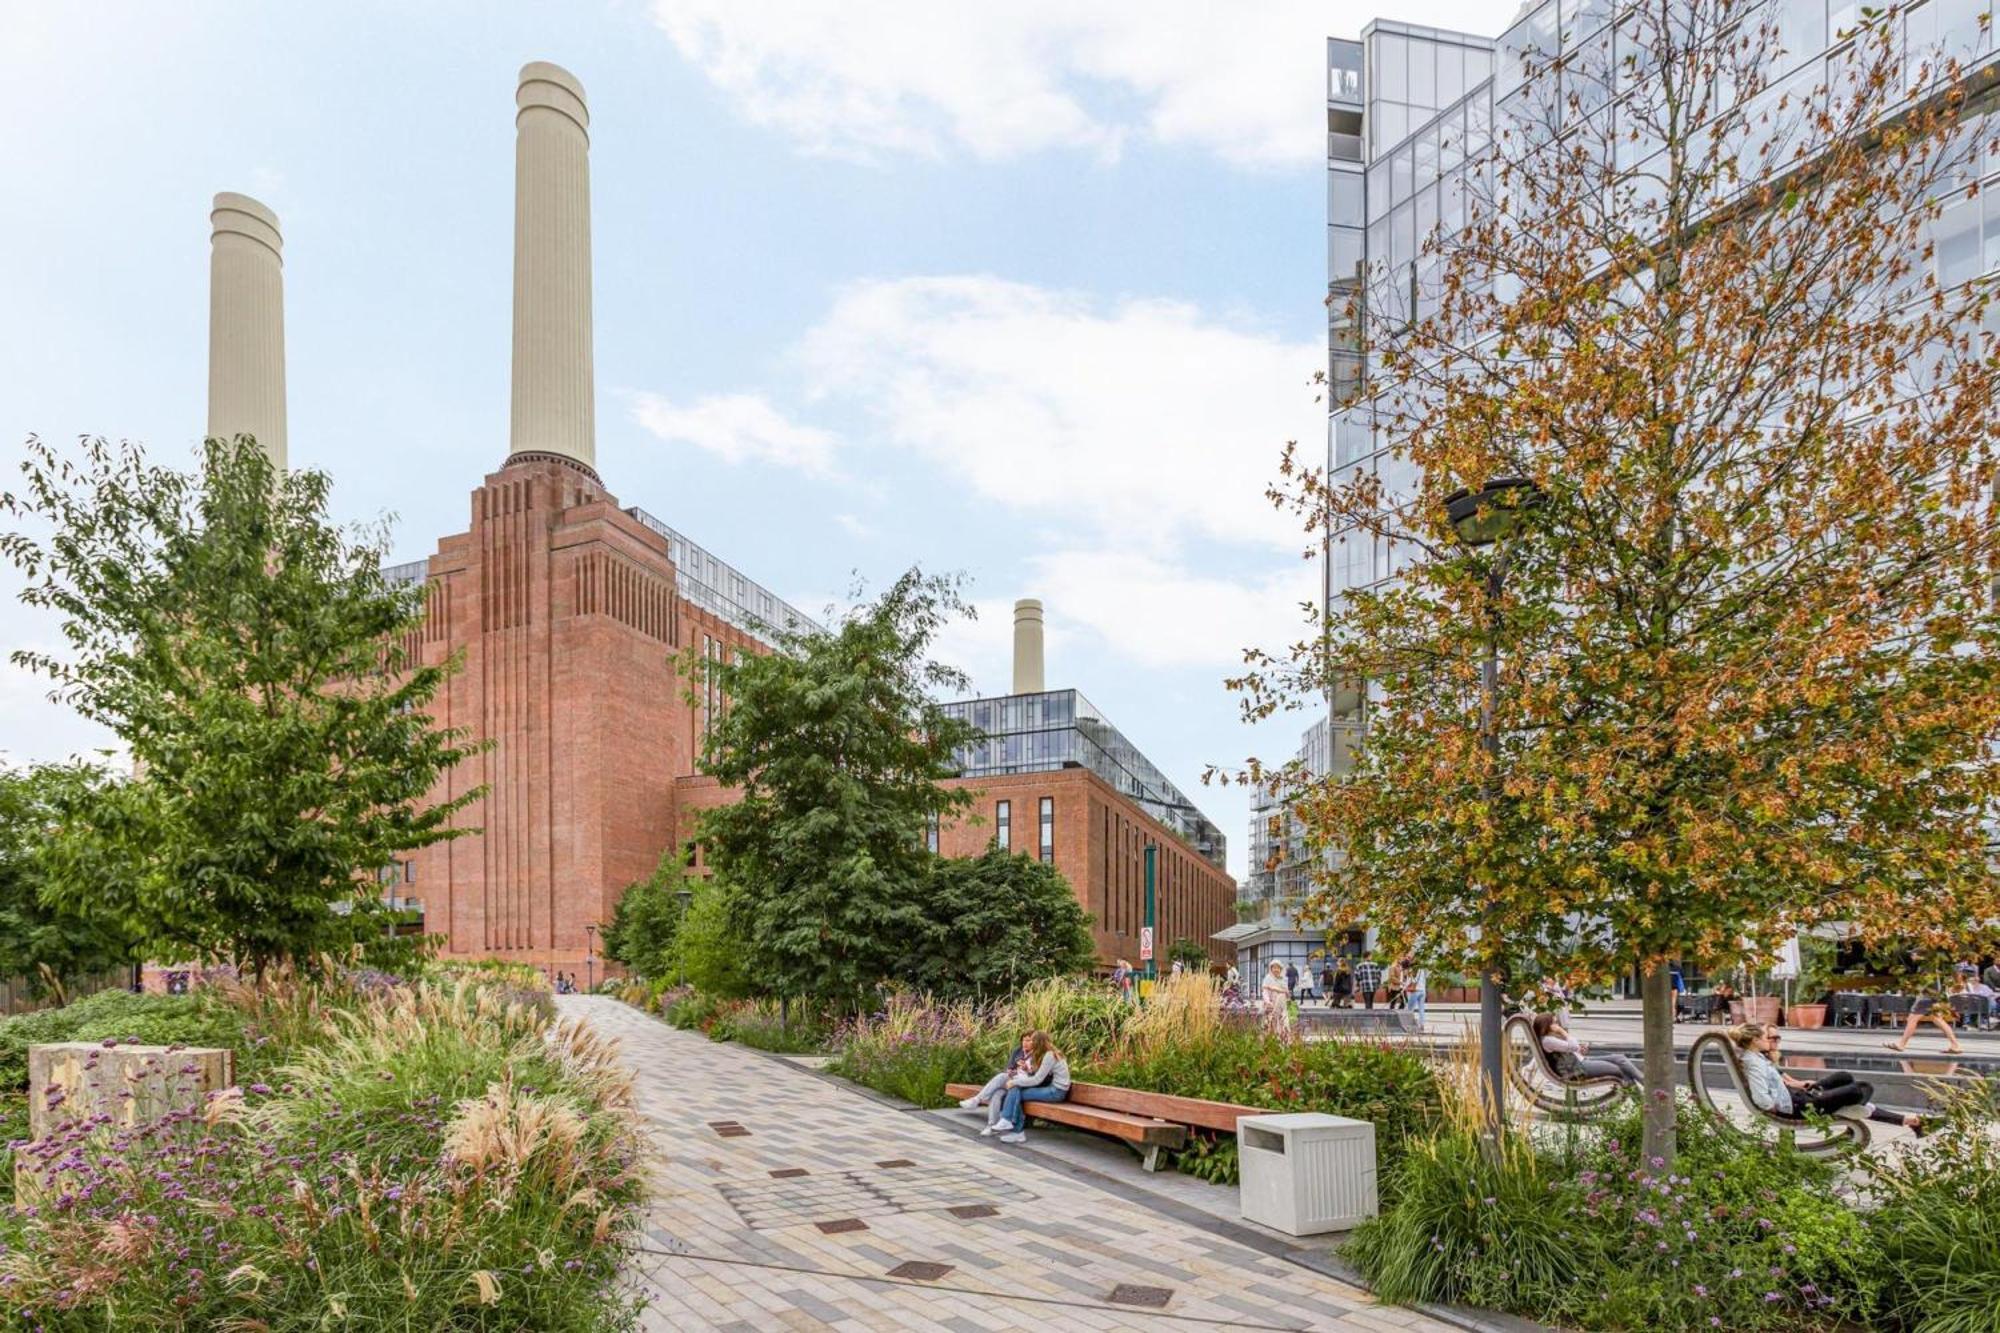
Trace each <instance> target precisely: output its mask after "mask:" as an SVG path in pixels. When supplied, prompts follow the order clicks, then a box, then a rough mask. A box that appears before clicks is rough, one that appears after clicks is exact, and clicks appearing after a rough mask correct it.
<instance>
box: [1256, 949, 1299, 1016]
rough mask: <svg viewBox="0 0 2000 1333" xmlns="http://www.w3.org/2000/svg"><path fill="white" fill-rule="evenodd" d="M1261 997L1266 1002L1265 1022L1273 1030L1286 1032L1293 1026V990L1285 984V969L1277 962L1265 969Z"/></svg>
mask: <svg viewBox="0 0 2000 1333" xmlns="http://www.w3.org/2000/svg"><path fill="white" fill-rule="evenodd" d="M1259 998H1261V999H1262V1000H1263V1002H1264V1024H1265V1026H1267V1027H1269V1028H1270V1029H1271V1030H1272V1031H1273V1032H1284V1031H1287V1030H1289V1029H1290V1028H1291V1026H1292V1009H1291V1006H1292V991H1291V987H1289V986H1287V985H1286V984H1285V969H1284V967H1283V966H1282V965H1281V964H1279V963H1276V962H1273V963H1272V964H1271V965H1270V966H1269V967H1268V968H1266V969H1264V984H1263V986H1262V987H1261V988H1260V992H1259Z"/></svg>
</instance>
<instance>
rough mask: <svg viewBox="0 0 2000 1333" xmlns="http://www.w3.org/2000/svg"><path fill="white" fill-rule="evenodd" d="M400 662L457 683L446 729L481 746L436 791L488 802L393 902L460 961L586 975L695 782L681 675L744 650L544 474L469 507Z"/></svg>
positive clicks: (696, 716) (526, 469)
mask: <svg viewBox="0 0 2000 1333" xmlns="http://www.w3.org/2000/svg"><path fill="white" fill-rule="evenodd" d="M428 578H429V583H430V594H431V595H430V605H429V609H428V613H427V616H426V622H425V624H424V626H423V627H422V629H421V630H420V631H419V632H418V633H417V635H416V636H415V639H416V642H415V643H413V644H412V645H411V646H412V647H413V648H414V649H415V651H416V653H417V655H418V656H419V658H420V660H422V661H424V662H427V663H429V662H442V661H444V660H446V659H447V658H449V657H450V656H451V655H453V654H454V653H456V654H460V655H461V656H462V667H461V669H460V670H459V671H458V672H457V673H456V674H455V675H453V676H452V678H451V680H450V682H449V683H448V684H447V685H446V687H445V690H444V691H443V693H442V694H441V696H440V698H439V699H438V701H437V702H436V704H435V713H436V717H437V720H438V722H439V724H440V725H442V726H447V727H457V728H463V729H465V730H466V731H467V732H469V733H470V734H471V735H472V736H474V737H477V738H480V739H483V740H486V741H488V742H489V743H490V745H489V748H488V749H487V750H486V752H485V753H483V754H479V755H475V756H473V757H472V758H471V759H468V760H467V761H465V762H464V763H462V764H460V765H459V766H458V767H457V768H456V769H455V770H453V771H452V772H451V773H450V774H449V775H447V777H446V779H445V784H446V789H447V790H448V792H449V793H450V794H452V795H456V794H458V793H460V792H463V791H466V790H469V789H471V788H474V787H478V786H482V785H483V786H484V787H485V788H486V795H485V796H484V797H482V798H481V799H480V800H479V801H477V802H475V803H474V804H473V805H471V806H469V807H467V808H466V809H465V810H464V811H463V812H461V813H460V815H459V817H458V818H459V822H460V823H461V824H463V825H465V826H467V827H474V828H478V829H481V830H482V832H480V833H478V834H475V835H473V836H469V837H464V838H459V839H456V840H454V841H452V842H447V843H441V844H439V845H437V846H434V847H427V848H425V849H423V850H422V851H420V852H418V853H417V854H416V856H415V857H414V858H413V862H414V864H413V867H412V873H411V877H410V882H409V883H408V884H407V885H406V886H405V887H404V888H403V889H402V890H401V891H402V893H403V894H404V895H406V896H408V897H411V898H416V899H418V900H420V901H422V902H423V904H424V908H425V927H426V929H428V930H431V931H435V932H438V933H441V934H443V935H445V936H446V939H447V943H446V945H445V953H446V955H447V956H451V957H461V956H470V957H478V956H488V955H490V956H493V957H497V958H508V959H514V960H518V961H520V962H525V963H532V964H535V965H537V966H548V967H555V968H560V969H562V970H565V971H570V970H578V971H581V970H582V969H583V967H584V963H585V959H586V957H587V955H588V954H589V953H590V952H591V951H592V945H591V943H590V939H589V936H588V933H587V932H586V930H585V927H586V926H587V925H592V924H601V923H603V922H606V921H608V920H610V918H611V912H612V908H613V907H614V906H615V904H616V902H617V898H618V894H619V893H620V892H621V891H622V890H623V889H624V888H625V886H626V885H628V884H631V883H632V882H633V881H635V880H638V879H643V878H644V877H645V876H646V875H647V874H648V873H650V872H651V871H652V869H653V866H654V865H655V863H656V862H657V861H658V859H659V855H660V851H661V849H662V848H664V847H665V846H666V845H667V843H668V841H669V839H670V837H671V836H672V832H673V828H674V791H673V786H674V779H675V778H676V777H679V776H681V775H683V774H686V773H689V772H691V771H692V770H693V767H694V765H693V758H692V757H693V755H694V752H695V745H696V741H697V735H698V730H699V728H700V726H701V722H702V719H701V709H700V707H699V705H698V704H696V705H691V704H689V703H688V702H687V701H686V700H684V699H683V697H682V688H681V680H680V676H679V673H678V671H677V669H676V662H675V657H676V655H677V654H678V652H679V651H680V649H681V648H682V647H683V646H684V645H687V644H690V643H692V644H695V645H697V646H699V645H700V644H701V642H702V639H703V636H704V635H706V636H708V637H709V638H711V639H714V640H717V641H719V642H721V643H723V644H724V645H726V646H727V647H728V649H729V650H731V651H736V652H741V651H754V650H755V647H756V645H755V644H754V642H753V641H752V640H751V639H750V638H749V636H747V635H746V634H744V633H743V632H742V631H740V630H738V629H736V628H735V627H733V626H731V625H727V624H724V623H722V622H721V621H720V620H718V619H717V618H716V617H714V616H713V615H711V614H709V613H708V612H707V611H705V610H703V609H701V608H700V607H698V606H695V605H693V604H691V603H689V602H687V601H686V600H685V599H683V598H681V597H680V596H679V595H678V594H677V593H676V592H675V578H674V567H673V562H672V559H671V558H670V556H669V553H668V546H667V542H666V540H665V539H664V538H662V537H661V536H660V535H659V534H657V533H655V532H652V531H651V530H649V529H648V528H646V527H645V526H644V525H642V524H641V523H639V522H638V520H636V519H634V518H632V517H631V516H630V515H628V514H626V513H625V512H624V511H623V510H621V509H620V508H619V507H618V503H617V501H616V500H615V499H614V498H613V497H612V496H611V495H610V494H609V493H608V492H606V491H605V489H604V488H603V486H601V485H600V484H598V483H597V482H596V481H595V480H594V479H593V478H591V477H589V476H588V475H586V474H585V473H583V472H582V471H580V470H578V469H575V468H572V467H569V466H567V465H566V464H564V463H562V462H559V461H554V460H536V461H516V462H514V463H513V464H511V465H510V466H508V467H506V468H504V469H503V470H501V471H499V472H496V473H494V474H493V475H491V476H489V477H487V478H486V482H485V484H484V485H483V486H481V487H480V488H479V489H478V490H476V491H474V492H473V493H472V523H471V527H470V529H469V530H468V531H466V532H463V533H459V534H456V535H454V536H450V537H446V538H444V539H443V540H442V541H440V542H439V543H438V547H437V552H436V554H434V555H433V556H431V558H430V561H429V567H428Z"/></svg>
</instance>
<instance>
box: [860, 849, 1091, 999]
mask: <svg viewBox="0 0 2000 1333" xmlns="http://www.w3.org/2000/svg"><path fill="white" fill-rule="evenodd" d="M919 900H920V903H921V906H922V909H923V914H924V924H923V929H922V932H921V933H920V935H919V936H918V938H917V940H916V941H915V947H914V948H912V949H911V950H910V951H909V952H908V953H907V954H906V955H905V956H904V957H903V958H902V959H901V960H900V963H899V967H898V970H897V972H896V973H895V975H896V977H897V979H898V980H902V981H907V982H909V983H910V984H911V985H912V986H914V987H916V988H917V989H918V990H921V991H925V992H927V993H929V994H931V995H935V996H939V997H941V998H945V999H953V1000H958V999H971V1000H988V999H992V998H994V997H996V996H1004V995H1007V994H1010V993H1012V992H1013V991H1016V990H1018V989H1020V988H1021V987H1022V986H1024V985H1026V984H1027V983H1028V982H1030V981H1035V980H1038V979H1039V978H1042V977H1056V976H1066V975H1069V974H1071V973H1076V972H1083V971H1087V970H1088V969H1089V968H1090V966H1091V964H1092V963H1094V962H1095V961H1096V958H1097V949H1096V945H1095V944H1094V943H1093V941H1092V939H1091V934H1090V917H1089V916H1088V915H1087V914H1086V913H1085V912H1084V910H1083V907H1082V906H1081V905H1080V904H1079V903H1078V902H1077V900H1076V890H1075V889H1073V888H1072V887H1070V883H1069V881H1068V880H1066V879H1064V878H1063V877H1062V875H1061V873H1060V872H1059V871H1057V870H1056V868H1055V867H1054V866H1052V865H1045V864H1043V863H1042V862H1040V861H1037V860H1034V859H1032V858H1030V857H1026V856H1021V855H1019V854H1017V853H1012V852H1003V851H1001V850H1000V849H999V848H997V847H988V848H987V849H986V852H985V853H984V854H983V855H980V856H973V857H959V858H951V857H942V856H940V857H937V858H935V859H934V860H933V861H932V863H931V867H930V874H929V875H927V876H926V877H925V878H924V880H923V881H922V884H921V887H920V890H919Z"/></svg>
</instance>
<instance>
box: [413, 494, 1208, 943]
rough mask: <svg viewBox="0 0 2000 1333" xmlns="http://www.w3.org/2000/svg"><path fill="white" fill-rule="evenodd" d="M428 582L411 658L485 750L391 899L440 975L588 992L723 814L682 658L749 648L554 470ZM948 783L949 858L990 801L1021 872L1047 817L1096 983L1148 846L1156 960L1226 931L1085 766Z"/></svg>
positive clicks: (1171, 845)
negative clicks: (619, 927) (528, 971)
mask: <svg viewBox="0 0 2000 1333" xmlns="http://www.w3.org/2000/svg"><path fill="white" fill-rule="evenodd" d="M427 576H428V579H429V585H430V600H429V606H428V610H427V614H426V618H425V623H424V625H423V626H422V628H421V629H419V630H418V631H417V632H416V633H415V634H413V635H412V636H411V640H410V641H409V644H408V646H409V647H410V649H411V651H412V654H413V656H415V657H416V658H417V659H418V660H420V661H423V662H426V663H437V662H443V661H445V660H447V659H449V658H450V657H451V656H452V655H453V654H458V655H460V656H461V658H462V666H461V669H460V670H459V671H458V672H457V673H456V674H455V675H453V676H452V677H451V679H450V681H449V682H448V683H447V684H446V686H445V689H444V691H443V692H442V693H441V694H440V696H439V698H438V699H437V701H436V703H435V704H434V713H435V716H436V717H437V720H438V722H439V724H440V725H442V726H446V727H455V728H462V729H464V730H465V731H466V732H468V733H469V734H470V735H472V736H474V737H476V738H479V739H482V740H485V741H488V742H489V743H490V744H489V748H488V749H487V750H486V751H485V752H484V753H482V754H478V755H475V756H473V757H472V758H470V759H468V760H466V761H465V762H464V763H462V764H460V765H459V766H458V767H457V768H456V769H454V770H453V771H452V772H451V773H450V774H448V775H447V776H446V778H445V783H444V787H443V789H442V790H441V792H440V795H447V794H448V795H453V796H455V795H458V794H459V793H462V792H465V791H468V790H471V789H472V788H474V787H479V786H484V787H485V788H486V794H485V795H484V796H483V797H482V798H481V799H480V800H479V801H477V802H475V803H474V804H472V805H471V806H468V807H467V808H466V809H465V810H464V811H462V812H460V814H459V816H458V822H459V823H460V824H461V825H462V826H465V827H470V828H478V829H480V830H482V831H481V832H480V833H477V834H474V835H471V836H468V837H464V838H459V839H456V840H454V841H452V842H447V843H441V844H438V845H437V846H433V847H427V848H424V849H423V850H422V851H420V852H418V853H417V854H416V855H415V856H414V857H413V858H412V865H411V867H410V871H409V880H408V882H407V883H406V884H404V885H401V886H399V888H398V890H397V891H398V892H399V893H400V894H401V895H403V896H405V897H408V898H414V899H417V900H418V901H421V902H422V903H423V904H424V909H425V913H424V924H425V929H427V930H430V931H433V932H437V933H440V934H443V935H444V936H445V937H446V944H445V946H444V952H445V955H446V956H447V957H482V956H491V957H496V958H507V959H513V960H517V961H520V962H524V963H531V964H534V965H535V966H538V967H550V968H557V969H560V970H562V971H574V972H577V973H578V974H579V975H581V974H583V973H584V972H585V970H586V967H585V964H586V959H587V957H589V956H590V955H591V954H592V953H593V952H594V946H593V945H592V943H591V940H590V937H589V934H588V932H587V931H586V930H585V927H586V926H589V925H602V924H603V923H605V922H607V921H609V920H610V919H611V914H612V911H613V909H614V908H615V907H616V905H617V901H618V896H619V894H620V893H622V892H623V891H624V889H625V887H626V886H627V885H630V884H632V883H633V882H635V881H637V880H640V879H644V878H645V877H646V876H647V875H648V874H650V873H651V872H652V870H653V867H654V866H655V865H656V864H657V863H658V861H659V858H660V854H661V853H662V852H663V851H664V850H665V849H666V848H667V847H668V846H669V845H671V844H674V843H685V842H688V841H691V840H692V838H693V834H694V826H695V821H696V818H697V816H698V815H699V812H700V811H701V810H702V809H704V808H707V807H710V806H714V805H717V804H720V803H722V802H724V801H727V800H729V799H731V796H730V793H729V791H728V790H727V789H724V788H721V787H719V786H717V785H716V783H714V782H713V781H712V780H710V779H707V778H703V777H699V776H695V775H694V771H695V764H694V756H695V755H696V753H697V751H698V747H699V742H700V735H701V728H702V726H703V723H704V717H703V707H702V704H701V703H700V702H699V701H696V702H694V703H690V702H689V701H687V700H686V699H685V698H683V687H682V681H681V678H680V675H679V672H678V669H677V663H676V660H675V659H676V657H677V655H678V654H679V653H680V652H681V650H682V649H683V648H686V647H690V646H692V647H693V648H694V649H695V650H696V651H697V653H699V652H700V651H702V649H703V645H704V642H705V641H713V642H714V643H716V644H719V645H721V649H720V650H721V651H727V652H729V653H732V654H734V653H740V652H757V651H762V646H761V645H760V644H758V643H757V642H756V641H755V640H754V639H752V638H751V637H750V636H749V635H747V634H745V633H744V632H743V631H741V630H739V629H737V628H736V627H734V626H733V625H729V624H727V623H725V622H723V621H722V620H720V619H719V618H718V617H716V616H714V615H712V614H711V613H709V612H708V611H706V610H704V609H703V608H701V607H700V606H698V605H696V604H694V603H692V602H690V601H688V600H687V599H685V598H683V597H681V596H680V595H679V594H678V593H677V592H676V591H675V587H676V583H675V571H674V566H673V560H672V558H671V555H670V551H669V547H668V544H667V541H666V539H665V538H663V537H661V536H660V535H659V534H658V533H656V532H654V531H652V530H651V529H649V528H647V527H646V526H644V525H643V524H641V523H640V522H639V521H638V520H637V519H635V518H633V517H632V516H631V515H629V514H627V513H625V512H624V511H623V510H622V509H620V508H619V506H618V502H617V501H616V500H615V499H614V498H613V497H612V496H611V495H610V494H609V493H608V492H607V491H605V489H604V487H603V486H602V485H600V484H599V483H598V482H597V481H596V480H595V479H594V478H592V477H590V476H589V475H587V474H586V473H584V472H582V471H581V470H579V469H576V468H573V467H570V466H568V465H566V464H564V463H562V462H560V461H557V460H551V459H545V458H543V459H534V460H516V461H514V462H513V463H511V464H510V465H509V466H507V467H505V468H503V469H502V470H501V471H499V472H496V473H494V474H493V475H491V476H489V477H487V478H486V481H485V484H484V485H482V486H481V487H480V488H479V489H478V490H476V491H474V492H473V493H472V522H471V527H470V528H469V529H468V530H467V531H465V532H462V533H458V534H455V535H453V536H449V537H446V538H444V539H443V540H441V541H440V542H439V543H438V546H437V552H436V554H434V555H432V556H431V558H430V560H429V563H428V570H427ZM960 785H963V786H967V787H971V788H973V789H974V790H975V791H977V792H978V793H979V794H978V795H977V796H976V797H975V804H974V806H973V809H972V812H971V815H972V818H971V819H968V820H967V821H965V822H963V823H960V824H958V825H954V826H950V827H947V828H944V829H942V830H941V831H940V839H939V845H940V849H941V850H942V851H944V852H945V853H946V854H947V855H953V856H963V855H977V854H978V853H979V852H981V851H983V850H984V849H985V847H986V844H987V842H988V841H989V840H990V839H991V838H992V837H993V836H994V826H993V819H994V803H995V801H998V800H1007V801H1009V802H1011V809H1012V811H1013V821H1012V825H1013V826H1012V844H1013V846H1014V847H1015V848H1016V849H1017V850H1022V851H1026V852H1028V853H1030V854H1033V853H1035V852H1036V850H1037V846H1036V839H1037V836H1038V830H1039V825H1038V821H1037V813H1038V809H1039V802H1040V800H1041V798H1042V797H1044V796H1047V797H1049V798H1051V799H1052V800H1053V801H1054V814H1055V822H1054V838H1055V848H1054V850H1055V866H1056V869H1058V870H1060V871H1061V872H1062V873H1063V875H1064V876H1065V877H1066V878H1068V879H1069V881H1070V883H1071V884H1072V885H1074V886H1076V889H1077V893H1078V896H1079V898H1080V900H1081V901H1082V903H1083V906H1084V910H1086V911H1087V912H1089V913H1090V914H1091V917H1092V919H1093V921H1094V923H1095V924H1094V931H1095V934H1096V939H1097V946H1098V952H1099V955H1100V957H1101V958H1102V959H1103V960H1104V961H1105V962H1106V963H1107V964H1108V963H1109V962H1110V961H1111V960H1112V959H1114V958H1116V957H1119V956H1123V957H1126V958H1129V959H1131V960H1132V961H1134V962H1137V961H1138V952H1139V926H1140V924H1141V912H1142V910H1143V892H1144V890H1143V883H1144V867H1143V860H1142V857H1143V853H1142V851H1141V848H1142V847H1143V846H1144V843H1145V840H1146V839H1149V838H1150V839H1152V840H1153V841H1154V842H1156V843H1157V844H1158V845H1159V847H1160V856H1159V872H1158V873H1159V879H1158V892H1157V904H1158V909H1157V918H1158V920H1157V935H1156V938H1157V939H1158V941H1159V954H1160V957H1161V958H1162V960H1164V958H1165V956H1166V949H1167V945H1168V943H1169V942H1170V941H1172V940H1175V939H1181V938H1188V939H1197V940H1200V941H1202V942H1203V943H1204V944H1207V943H1208V936H1209V935H1211V934H1213V933H1214V932H1215V931H1218V930H1221V929H1222V928H1223V927H1224V926H1226V925H1228V924H1230V922H1231V921H1232V920H1233V919H1234V916H1233V907H1232V905H1233V903H1234V902H1235V897H1236V887H1235V882H1234V881H1233V880H1231V879H1230V878H1229V876H1227V875H1225V874H1224V873H1223V872H1222V871H1220V870H1218V869H1216V868H1215V867H1214V866H1212V865H1210V864H1208V863H1207V862H1206V861H1203V860H1202V859H1201V858H1200V857H1199V856H1196V855H1195V854H1194V853H1193V852H1192V851H1190V850H1188V849H1187V847H1186V846H1185V844H1183V843H1182V842H1181V841H1180V840H1179V839H1178V838H1177V837H1175V836H1174V835H1173V834H1172V832H1171V831H1169V830H1168V829H1167V828H1166V827H1165V826H1164V825H1161V824H1159V823H1157V822H1155V821H1154V820H1152V819H1150V818H1149V817H1147V816H1146V815H1145V814H1144V813H1143V812H1142V811H1141V810H1140V809H1139V808H1138V807H1137V806H1135V805H1133V804H1132V803H1131V802H1130V801H1128V800H1126V799H1125V798H1124V797H1122V796H1120V795H1119V794H1118V792H1117V791H1116V790H1115V789H1113V788H1112V787H1111V786H1110V785H1109V784H1108V783H1106V782H1105V781H1104V780H1103V779H1101V778H1099V777H1098V776H1097V775H1096V774H1094V773H1091V772H1089V771H1088V770H1086V769H1080V768H1075V769H1062V770H1057V771H1054V772H1048V773H1032V774H1021V775H1017V776H1011V777H998V778H979V779H965V780H963V781H962V783H961V784H960ZM974 821H976V822H974ZM1216 956H1217V957H1221V956H1222V954H1221V953H1220V952H1218V953H1217V955H1216ZM601 966H602V963H601V961H600V963H599V967H601Z"/></svg>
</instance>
